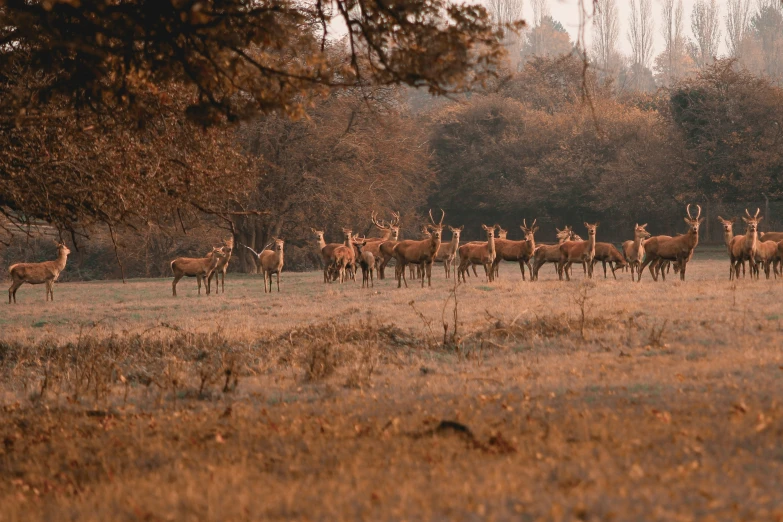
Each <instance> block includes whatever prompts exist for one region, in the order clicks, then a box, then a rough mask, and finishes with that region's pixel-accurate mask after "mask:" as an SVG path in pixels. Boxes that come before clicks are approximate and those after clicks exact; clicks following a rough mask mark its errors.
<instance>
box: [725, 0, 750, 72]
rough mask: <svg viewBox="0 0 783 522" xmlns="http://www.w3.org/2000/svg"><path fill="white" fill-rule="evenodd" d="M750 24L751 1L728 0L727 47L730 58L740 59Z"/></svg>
mask: <svg viewBox="0 0 783 522" xmlns="http://www.w3.org/2000/svg"><path fill="white" fill-rule="evenodd" d="M749 23H750V0H728V1H727V2H726V45H727V46H728V48H729V56H731V57H733V58H739V57H740V54H741V50H742V41H743V40H744V39H745V36H746V35H747V33H748V25H749Z"/></svg>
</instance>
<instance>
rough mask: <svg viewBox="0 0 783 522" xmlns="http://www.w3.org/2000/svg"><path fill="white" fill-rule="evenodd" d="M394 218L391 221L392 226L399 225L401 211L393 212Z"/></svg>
mask: <svg viewBox="0 0 783 522" xmlns="http://www.w3.org/2000/svg"><path fill="white" fill-rule="evenodd" d="M391 214H392V220H391V223H389V224H390V225H392V226H395V227H396V226H397V225H399V224H400V213H399V212H392V213H391Z"/></svg>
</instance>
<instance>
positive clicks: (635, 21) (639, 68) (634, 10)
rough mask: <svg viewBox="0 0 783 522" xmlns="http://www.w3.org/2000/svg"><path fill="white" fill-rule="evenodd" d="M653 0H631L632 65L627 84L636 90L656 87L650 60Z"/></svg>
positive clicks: (629, 39) (629, 30)
mask: <svg viewBox="0 0 783 522" xmlns="http://www.w3.org/2000/svg"><path fill="white" fill-rule="evenodd" d="M653 24H654V22H653V18H652V0H631V16H630V18H629V29H628V41H629V42H630V44H631V66H630V69H629V71H628V74H627V76H628V78H627V84H628V86H629V87H630V88H631V89H634V90H642V91H644V90H652V89H654V88H655V82H654V81H653V76H652V72H651V71H650V61H651V60H652V52H653Z"/></svg>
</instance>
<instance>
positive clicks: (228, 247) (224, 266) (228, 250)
mask: <svg viewBox="0 0 783 522" xmlns="http://www.w3.org/2000/svg"><path fill="white" fill-rule="evenodd" d="M222 250H223V254H225V257H224V258H223V259H221V260H220V261H219V262H218V264H217V266H216V267H215V269H214V270H213V271H212V273H211V274H209V279H207V288H211V286H212V276H213V275H214V276H215V295H217V294H218V293H220V292H219V290H220V289H221V288H222V293H224V294H225V293H226V271H227V270H228V262H229V261H231V254H232V252H233V251H234V238H233V237H230V238H228V239H226V240H224V241H223V248H222ZM210 255H212V252H210V253H208V254H207V256H210ZM221 274H223V281H222V284H221V285H220V286H218V283H219V281H218V279H219V278H220V275H221Z"/></svg>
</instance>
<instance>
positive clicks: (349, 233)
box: [343, 228, 353, 246]
mask: <svg viewBox="0 0 783 522" xmlns="http://www.w3.org/2000/svg"><path fill="white" fill-rule="evenodd" d="M343 234H345V244H346V246H349V245H350V244H351V240H352V239H353V230H351V229H350V228H344V229H343Z"/></svg>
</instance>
